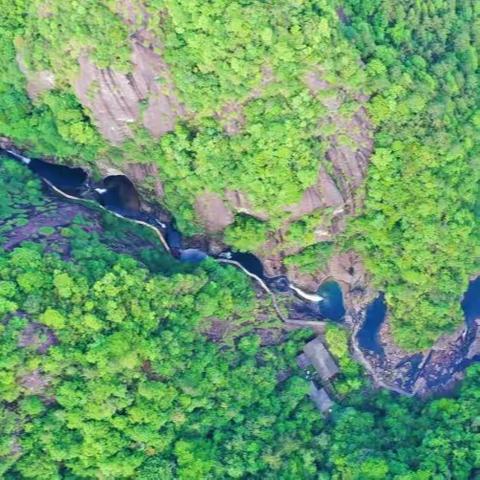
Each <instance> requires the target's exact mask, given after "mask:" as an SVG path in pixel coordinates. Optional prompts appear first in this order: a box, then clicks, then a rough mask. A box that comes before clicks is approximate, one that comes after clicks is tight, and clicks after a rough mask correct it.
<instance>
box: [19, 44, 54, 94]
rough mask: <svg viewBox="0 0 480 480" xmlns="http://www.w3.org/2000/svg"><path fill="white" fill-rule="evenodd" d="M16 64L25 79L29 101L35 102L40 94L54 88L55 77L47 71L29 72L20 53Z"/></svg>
mask: <svg viewBox="0 0 480 480" xmlns="http://www.w3.org/2000/svg"><path fill="white" fill-rule="evenodd" d="M17 64H18V67H19V68H20V70H21V72H22V73H23V74H24V75H25V78H26V79H27V93H28V96H29V97H30V99H31V100H36V99H37V98H38V97H39V96H40V95H41V94H42V93H44V92H48V91H49V90H53V89H54V88H55V75H54V74H53V73H52V72H50V71H49V70H41V71H37V72H33V71H31V70H29V69H28V67H27V65H26V64H25V61H24V60H23V56H22V55H21V54H20V53H18V54H17Z"/></svg>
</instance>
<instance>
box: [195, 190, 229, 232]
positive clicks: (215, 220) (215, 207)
mask: <svg viewBox="0 0 480 480" xmlns="http://www.w3.org/2000/svg"><path fill="white" fill-rule="evenodd" d="M195 211H196V212H197V215H198V216H199V218H200V220H201V222H202V224H203V225H204V227H205V229H206V230H207V232H209V233H216V232H221V231H222V230H223V229H224V228H225V227H227V226H228V225H230V224H231V223H232V222H233V220H234V217H233V213H232V212H231V211H230V210H229V209H228V208H227V207H226V205H225V203H224V202H223V200H222V198H221V197H220V196H219V195H217V194H216V193H210V192H205V193H203V194H201V195H198V196H197V198H196V200H195Z"/></svg>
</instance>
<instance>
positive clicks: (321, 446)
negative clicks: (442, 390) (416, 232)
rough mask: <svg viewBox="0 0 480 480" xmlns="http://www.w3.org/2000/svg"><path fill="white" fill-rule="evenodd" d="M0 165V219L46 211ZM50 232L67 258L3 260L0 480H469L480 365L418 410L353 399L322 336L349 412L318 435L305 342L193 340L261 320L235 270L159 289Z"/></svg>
mask: <svg viewBox="0 0 480 480" xmlns="http://www.w3.org/2000/svg"><path fill="white" fill-rule="evenodd" d="M0 161H1V163H0V169H1V170H0V173H1V176H0V179H1V181H2V182H3V184H2V187H3V188H4V189H5V191H6V192H8V195H7V197H6V198H7V199H8V205H9V206H10V207H9V208H14V209H15V210H14V211H13V210H10V209H6V210H5V211H4V210H2V213H1V215H2V217H0V220H2V221H4V219H5V218H6V215H10V214H12V213H15V215H24V216H26V221H27V222H28V221H29V220H30V217H31V216H32V215H34V213H35V211H36V210H35V209H37V210H38V211H41V212H44V211H47V210H51V209H52V208H53V207H54V204H52V203H51V201H50V203H45V202H43V201H42V197H41V193H40V190H39V183H38V182H37V181H34V180H33V179H32V177H31V175H30V174H29V173H28V172H27V171H26V169H25V168H24V167H22V166H20V165H17V164H15V163H14V162H12V161H5V160H4V159H0ZM20 184H25V185H28V188H27V189H20V188H19V185H20ZM29 202H32V203H33V204H31V203H29ZM51 213H52V214H53V215H55V210H54V208H53V210H52V212H51ZM112 222H113V223H112ZM116 222H118V220H111V221H110V223H109V225H110V227H109V228H112V227H113V228H115V229H118V228H126V227H120V226H119V225H117V224H116ZM35 225H36V227H37V228H41V227H39V226H38V224H35ZM16 227H17V226H16V225H14V224H12V225H10V226H9V229H10V231H12V232H15V229H16ZM34 231H35V230H34V229H33V233H34ZM60 231H61V237H62V238H63V240H61V241H62V242H68V248H67V249H61V250H62V251H63V252H64V253H63V254H59V253H54V251H55V248H54V247H55V242H57V241H60V239H59V238H58V237H56V240H55V241H54V242H52V241H49V242H47V243H45V242H43V241H39V242H37V243H34V242H25V243H24V244H23V245H21V246H18V247H17V248H15V249H14V250H12V251H9V252H6V251H4V250H0V465H1V467H0V468H1V470H0V471H1V475H2V478H5V479H7V480H9V479H12V480H13V479H14V478H34V479H40V480H41V479H45V480H47V479H48V480H51V479H60V478H99V477H100V478H105V479H121V478H138V479H143V480H151V479H158V478H161V479H162V480H163V479H166V480H168V479H172V480H173V479H184V480H188V479H192V480H194V479H195V480H197V479H203V478H212V479H228V478H262V479H264V478H266V479H278V478H281V479H285V480H290V479H294V478H295V479H312V480H313V479H318V478H325V479H327V478H333V479H346V478H348V479H352V480H375V479H378V480H380V479H382V480H383V479H394V480H413V479H415V480H417V479H422V480H423V479H426V480H427V479H429V480H430V479H434V478H455V479H459V480H467V479H468V478H472V477H471V476H472V475H473V474H474V473H473V472H474V471H475V469H478V468H480V462H479V452H480V436H479V435H478V422H477V420H476V415H477V410H478V402H479V401H480V396H479V395H480V394H479V392H480V368H478V365H477V366H476V367H475V368H472V369H471V370H470V371H469V373H468V375H467V379H466V380H465V382H464V385H463V387H462V389H461V391H460V392H459V393H458V395H455V396H453V397H452V398H446V399H439V400H434V401H432V402H430V403H428V404H422V403H421V402H419V401H418V400H414V399H406V398H398V397H394V396H390V395H388V394H386V393H381V394H375V395H371V394H369V393H368V392H365V391H363V392H361V393H356V392H359V388H360V387H361V386H362V385H365V379H364V378H362V376H361V373H360V371H359V367H358V365H356V364H355V363H354V362H352V360H351V359H350V358H349V356H348V350H347V341H346V340H347V337H346V332H345V331H344V330H342V329H340V328H338V327H331V328H329V329H328V330H327V332H326V339H327V342H328V343H329V345H330V348H331V349H332V353H333V354H334V355H335V356H336V357H337V359H338V361H339V363H340V366H341V368H342V374H341V376H340V377H339V378H338V380H337V381H336V382H335V385H334V387H335V388H336V389H337V392H338V393H339V394H347V393H348V397H346V398H345V399H344V404H343V405H337V406H336V407H335V410H334V412H333V415H332V417H331V418H330V420H329V421H325V419H323V418H322V416H321V415H320V414H319V413H318V412H317V411H316V410H315V409H314V407H313V404H312V403H311V402H310V400H309V399H308V397H306V392H307V390H308V382H307V381H305V380H304V379H302V378H301V374H302V372H300V371H299V370H298V369H297V367H296V365H295V356H296V355H297V353H298V352H299V350H300V349H301V347H302V345H303V343H304V342H305V341H306V340H307V339H308V337H309V333H308V332H297V333H296V334H294V335H292V334H290V335H289V337H288V339H286V340H285V341H284V342H283V343H282V344H279V345H275V346H270V347H262V346H260V337H259V336H258V335H256V334H255V331H256V328H258V322H252V323H251V324H250V328H249V329H245V330H244V331H243V332H242V333H241V335H237V336H236V339H235V341H234V342H233V343H231V346H230V347H229V348H226V346H225V345H222V344H215V343H212V342H210V341H209V340H207V338H206V337H205V335H204V334H203V333H202V332H204V331H205V329H208V328H210V327H209V325H210V321H211V318H212V316H213V317H214V318H215V320H216V321H217V322H218V321H219V322H222V323H223V322H226V323H228V324H230V325H233V326H235V325H238V324H242V323H243V322H244V320H245V319H248V318H250V317H251V316H252V315H255V308H256V307H255V301H254V296H253V293H252V291H251V290H250V289H249V287H248V282H247V280H246V278H245V277H244V276H243V275H241V274H240V273H239V272H238V271H236V270H235V269H232V268H223V267H219V266H218V265H216V264H214V263H208V262H207V263H205V264H203V266H202V267H201V268H198V269H197V270H196V271H194V272H191V273H185V272H183V273H181V272H179V271H178V269H176V268H170V269H166V268H164V267H165V265H162V266H160V265H158V267H159V268H160V269H161V272H160V273H154V272H153V271H151V270H150V269H148V268H147V267H146V265H144V264H142V263H139V261H137V260H134V259H133V258H132V257H131V256H130V255H128V254H127V253H126V252H124V253H117V252H115V251H113V250H112V249H111V248H110V247H108V246H107V245H106V244H105V243H103V242H102V241H100V239H99V236H98V234H97V233H92V228H91V225H89V223H88V222H86V221H85V220H81V219H78V220H77V221H76V222H75V224H74V225H71V226H70V227H68V228H60ZM127 232H128V228H127V230H124V232H123V238H124V239H125V240H126V239H127V237H128V235H127ZM8 233H9V232H8V231H7V232H6V234H7V235H8ZM49 233H50V234H51V230H49ZM114 236H117V237H118V235H114ZM107 237H108V235H107ZM65 252H68V256H69V258H68V259H67V258H66V257H65ZM146 258H148V259H154V252H152V247H150V254H149V256H148V257H146ZM153 263H154V264H155V263H156V262H155V261H154V262H153ZM155 270H158V268H156V269H155ZM165 271H168V276H166V275H165V273H164V272H165ZM285 373H288V376H287V378H286V379H285V375H284V374H285ZM281 378H283V380H281Z"/></svg>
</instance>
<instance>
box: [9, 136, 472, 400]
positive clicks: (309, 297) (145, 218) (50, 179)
mask: <svg viewBox="0 0 480 480" xmlns="http://www.w3.org/2000/svg"><path fill="white" fill-rule="evenodd" d="M0 145H1V144H0ZM2 152H4V153H7V154H8V155H9V156H12V157H13V158H15V159H16V160H19V161H21V162H22V163H24V164H25V165H27V166H28V167H29V169H30V170H31V171H33V172H34V173H36V174H37V175H38V176H39V177H40V178H41V179H42V180H43V181H44V182H45V183H46V184H47V185H48V186H49V187H50V188H51V189H52V190H53V191H55V192H56V193H57V194H58V195H60V196H62V197H64V198H66V199H69V200H72V201H80V202H82V203H83V202H90V203H91V204H94V205H95V206H96V207H100V208H102V209H104V210H106V211H108V212H110V213H112V214H113V215H115V216H117V217H118V218H121V219H123V220H126V221H130V222H134V223H136V224H140V225H142V226H145V227H146V228H149V229H151V230H152V231H154V232H155V235H156V236H157V237H158V239H159V241H160V242H161V243H162V245H163V247H164V248H165V250H166V251H167V252H168V253H170V254H171V255H172V256H173V257H174V258H176V259H178V260H180V261H183V262H187V263H194V264H195V263H199V262H201V261H202V260H204V259H205V258H206V257H210V258H213V259H214V260H215V261H217V262H218V263H221V264H228V265H232V266H234V267H236V268H238V269H240V270H242V271H243V272H244V273H245V274H246V275H247V276H249V277H250V278H252V279H253V280H254V281H255V282H256V283H257V285H258V286H259V287H260V288H261V289H262V290H263V291H265V292H266V293H267V294H268V295H269V296H270V297H271V300H272V305H273V307H274V309H275V312H276V314H277V315H278V317H279V318H280V319H281V320H282V321H283V322H285V323H286V324H290V325H292V326H297V327H313V328H315V327H320V328H322V327H323V326H325V324H326V322H325V321H322V320H328V321H334V322H342V321H343V320H344V317H345V307H344V304H343V295H342V290H341V288H340V287H339V285H338V283H337V282H335V281H332V280H327V281H325V282H324V283H323V284H322V285H321V286H320V288H319V290H318V292H317V293H307V292H304V291H303V290H301V289H300V288H298V287H297V286H295V285H293V284H292V283H291V282H290V281H289V279H288V278H287V277H286V276H282V275H281V276H276V277H269V276H267V275H265V272H264V268H263V264H262V262H261V261H260V260H259V259H258V258H257V257H256V256H255V255H253V254H251V253H242V252H234V251H230V250H226V251H223V252H221V253H219V254H218V255H215V256H213V255H209V254H208V253H207V252H205V251H203V250H201V249H198V248H188V247H187V248H183V243H184V242H183V237H182V235H181V233H180V232H179V231H178V230H177V229H176V227H175V219H174V218H172V217H171V216H170V215H169V214H167V213H166V212H164V213H165V217H168V218H169V220H168V221H166V220H163V221H161V220H160V219H159V218H157V217H155V216H154V215H152V214H150V213H148V212H145V211H143V210H142V209H141V204H142V202H141V199H140V197H139V195H138V193H137V191H136V189H135V187H134V185H133V183H132V182H131V181H130V180H129V179H128V177H126V176H123V175H110V176H107V177H105V178H104V179H103V180H102V181H101V182H98V183H96V182H93V181H92V179H91V178H90V177H89V175H88V173H87V172H86V171H85V170H84V169H82V168H78V167H66V166H63V165H56V164H53V163H50V162H46V161H44V160H40V159H30V158H27V157H25V156H23V155H22V154H20V153H19V152H17V151H16V150H14V149H11V148H9V149H3V150H2V148H0V153H2ZM162 218H163V217H162ZM475 285H476V284H475ZM477 290H478V291H477ZM477 290H475V292H473V293H472V294H470V290H469V292H467V294H466V295H465V297H464V300H463V303H462V306H464V305H466V306H467V307H466V308H468V309H469V311H471V310H472V309H475V308H477V309H478V310H480V306H479V305H478V303H476V299H478V298H480V294H479V291H480V279H479V282H478V287H477ZM287 293H290V294H293V295H294V296H295V297H297V299H298V300H300V303H298V302H297V304H296V305H292V308H294V309H295V310H296V311H297V313H298V312H300V313H304V314H305V315H307V317H309V318H310V320H309V319H305V318H304V316H303V315H301V317H300V319H299V320H297V319H291V318H288V317H287V316H286V315H285V314H284V313H283V312H282V310H281V309H280V308H279V305H278V302H277V295H278V294H280V295H282V294H287ZM470 305H472V307H470ZM287 310H288V312H289V313H288V315H289V316H290V315H291V313H292V310H291V309H290V308H289V309H287ZM478 310H476V313H475V314H473V313H472V318H471V320H470V327H469V328H468V329H467V331H466V332H465V334H464V336H463V339H462V344H461V348H459V351H460V352H461V353H462V354H464V353H465V345H466V346H467V349H468V344H470V343H471V342H472V341H473V338H474V337H475V330H476V329H477V326H476V322H475V321H474V320H475V318H477V317H478V316H480V315H479V313H480V312H478ZM349 313H351V312H349ZM385 315H386V307H385V306H384V300H383V297H382V296H380V297H378V298H377V299H375V300H374V301H373V302H372V303H371V304H370V305H369V306H368V307H367V309H366V311H362V312H357V314H355V316H356V317H357V319H356V321H354V322H353V328H352V337H351V340H352V341H351V344H352V350H353V353H354V356H355V358H356V359H357V360H359V361H360V362H361V363H362V364H363V365H364V367H365V368H366V370H367V372H368V373H369V374H370V375H371V376H372V377H373V379H374V381H375V384H376V385H378V386H380V387H383V388H387V389H390V390H393V391H395V392H398V393H401V394H404V395H413V394H415V393H417V390H418V389H417V386H416V383H417V380H418V379H419V377H420V375H421V374H423V373H424V372H425V371H428V365H429V362H430V363H431V361H432V357H434V355H433V354H432V351H430V352H427V354H425V355H422V354H421V353H418V354H414V355H410V356H409V357H406V358H402V359H401V361H400V362H398V364H397V365H396V366H395V368H397V369H398V368H401V367H402V368H403V367H405V366H406V367H408V370H406V373H402V375H403V377H405V378H402V379H401V380H402V381H401V382H398V381H390V379H388V378H387V380H385V376H387V377H388V375H385V374H387V373H389V369H391V367H389V366H388V365H383V366H381V362H379V361H378V359H383V358H384V357H385V352H384V349H383V346H382V344H381V343H380V341H379V336H378V333H379V331H380V329H381V327H382V324H383V322H384V319H385ZM467 324H468V319H467ZM475 360H477V358H476V357H475V358H474V359H470V360H468V361H467V359H466V358H462V360H461V361H459V362H457V364H456V368H455V369H454V370H453V371H449V372H448V373H447V374H446V375H445V376H446V377H448V378H446V379H445V378H442V377H441V376H440V377H439V376H436V374H435V373H434V375H433V377H434V378H433V380H432V381H431V382H430V383H429V385H428V386H429V387H430V388H431V389H432V390H433V389H434V387H435V383H437V384H441V383H442V382H445V381H446V382H448V381H449V380H450V379H451V378H450V377H452V376H453V375H454V374H455V373H457V372H459V371H460V370H462V369H464V368H465V367H466V366H468V365H469V364H470V363H472V361H475ZM406 367H405V368H406ZM445 376H444V377H445ZM399 383H401V385H400V384H399Z"/></svg>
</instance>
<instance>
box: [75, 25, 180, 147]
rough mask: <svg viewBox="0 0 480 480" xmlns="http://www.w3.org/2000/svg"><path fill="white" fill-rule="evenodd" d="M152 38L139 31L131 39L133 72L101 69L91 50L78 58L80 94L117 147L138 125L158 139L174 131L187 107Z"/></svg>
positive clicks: (80, 98)
mask: <svg viewBox="0 0 480 480" xmlns="http://www.w3.org/2000/svg"><path fill="white" fill-rule="evenodd" d="M150 40H151V36H150V35H149V34H148V32H146V31H143V30H142V31H139V32H138V33H137V34H136V35H134V36H132V38H131V45H132V71H131V73H122V72H117V71H115V70H113V69H112V68H106V69H102V68H99V67H97V66H96V65H95V64H94V63H93V62H92V60H90V58H89V57H88V55H87V54H83V55H82V56H81V57H80V58H79V64H80V72H79V75H78V78H77V79H76V81H75V82H74V85H73V86H74V89H75V93H76V95H77V96H78V98H79V100H80V101H81V103H82V104H83V105H84V106H85V107H87V108H88V109H89V110H90V112H91V114H92V117H93V119H94V122H95V124H96V125H97V127H98V129H99V131H100V132H101V133H102V135H103V136H104V137H105V138H106V139H107V140H109V141H110V142H111V143H112V144H114V145H120V144H121V143H122V142H123V141H124V140H126V139H127V138H131V137H132V136H133V124H135V123H139V124H141V125H143V126H144V127H145V128H147V129H148V130H149V132H150V133H151V134H152V135H153V136H154V137H156V138H158V137H160V136H161V135H163V134H164V133H166V132H169V131H171V130H173V128H174V127H175V124H176V121H177V118H178V117H180V116H183V115H184V114H185V109H184V107H183V106H182V104H181V103H180V102H179V100H178V99H177V97H176V96H175V92H174V86H173V83H172V79H171V76H170V72H169V70H168V67H167V65H166V63H165V62H164V61H163V59H162V57H161V56H160V55H159V54H158V53H157V52H158V51H159V47H158V46H156V47H155V48H154V45H153V43H151V41H150Z"/></svg>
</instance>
